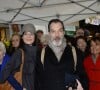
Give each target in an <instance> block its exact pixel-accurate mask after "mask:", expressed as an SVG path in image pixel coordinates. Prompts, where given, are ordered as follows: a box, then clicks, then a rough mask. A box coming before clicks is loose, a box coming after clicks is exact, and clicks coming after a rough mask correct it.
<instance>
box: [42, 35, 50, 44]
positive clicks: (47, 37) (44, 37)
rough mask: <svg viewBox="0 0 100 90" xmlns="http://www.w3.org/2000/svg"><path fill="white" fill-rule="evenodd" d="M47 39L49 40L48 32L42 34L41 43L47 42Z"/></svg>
mask: <svg viewBox="0 0 100 90" xmlns="http://www.w3.org/2000/svg"><path fill="white" fill-rule="evenodd" d="M48 40H49V35H48V34H44V35H42V37H41V39H40V41H41V43H42V44H48Z"/></svg>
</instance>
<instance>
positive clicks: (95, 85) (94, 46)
mask: <svg viewBox="0 0 100 90" xmlns="http://www.w3.org/2000/svg"><path fill="white" fill-rule="evenodd" d="M90 51H91V54H90V55H89V56H88V57H87V58H85V60H84V67H85V70H86V73H87V75H88V78H89V90H100V37H94V38H92V39H91V41H90Z"/></svg>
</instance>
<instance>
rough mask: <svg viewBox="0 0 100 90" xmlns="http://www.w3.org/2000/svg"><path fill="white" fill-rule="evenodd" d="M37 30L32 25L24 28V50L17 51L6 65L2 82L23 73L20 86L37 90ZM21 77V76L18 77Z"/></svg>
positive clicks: (0, 79) (27, 89) (1, 78)
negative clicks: (35, 43) (35, 44)
mask: <svg viewBox="0 0 100 90" xmlns="http://www.w3.org/2000/svg"><path fill="white" fill-rule="evenodd" d="M35 32H36V29H35V27H34V25H32V24H25V25H24V26H23V35H22V40H23V44H22V49H18V50H16V52H15V53H14V54H13V55H12V57H11V59H10V60H9V62H8V63H7V64H6V65H5V67H4V68H3V70H2V72H1V77H0V82H3V81H5V80H6V79H7V77H9V75H11V74H13V75H16V73H18V72H21V73H22V74H21V76H22V78H21V81H20V82H19V83H20V85H22V87H23V88H24V89H25V90H35V62H36V50H37V48H36V46H34V42H35ZM18 77H19V76H18Z"/></svg>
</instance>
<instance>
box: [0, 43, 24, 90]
mask: <svg viewBox="0 0 100 90" xmlns="http://www.w3.org/2000/svg"><path fill="white" fill-rule="evenodd" d="M9 59H10V57H9V56H8V55H7V54H6V48H5V45H4V44H3V42H0V72H1V71H2V69H3V68H4V67H5V65H6V63H7V62H8V61H9ZM14 89H16V90H22V87H21V86H20V85H19V83H18V82H17V81H16V79H15V78H14V77H13V76H12V75H10V76H9V77H8V78H7V80H5V82H3V83H0V90H14Z"/></svg>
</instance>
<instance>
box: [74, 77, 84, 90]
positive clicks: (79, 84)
mask: <svg viewBox="0 0 100 90" xmlns="http://www.w3.org/2000/svg"><path fill="white" fill-rule="evenodd" d="M76 81H77V84H78V85H77V90H83V87H82V85H81V83H80V82H79V80H78V79H76Z"/></svg>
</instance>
